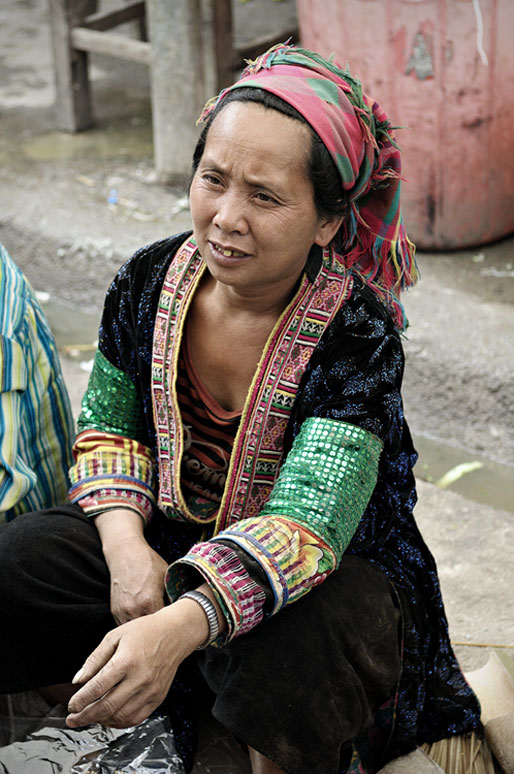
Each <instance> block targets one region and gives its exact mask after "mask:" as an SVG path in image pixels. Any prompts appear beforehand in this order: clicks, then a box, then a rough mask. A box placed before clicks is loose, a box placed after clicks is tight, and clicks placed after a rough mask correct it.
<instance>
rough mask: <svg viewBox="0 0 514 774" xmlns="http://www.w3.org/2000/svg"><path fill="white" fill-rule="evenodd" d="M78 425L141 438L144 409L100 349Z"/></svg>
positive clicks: (80, 427) (128, 380) (134, 393)
mask: <svg viewBox="0 0 514 774" xmlns="http://www.w3.org/2000/svg"><path fill="white" fill-rule="evenodd" d="M77 427H78V430H79V431H82V430H86V429H87V430H91V429H94V430H103V431H104V432H106V433H116V434H117V435H123V436H126V437H127V438H134V439H136V440H137V439H138V438H140V437H141V433H142V429H143V410H142V407H141V404H140V402H139V400H138V396H137V393H136V388H135V386H134V385H133V384H132V382H131V381H130V379H129V377H128V376H127V374H125V373H124V372H123V371H120V370H119V369H118V368H116V367H115V366H113V365H112V364H111V363H110V362H109V361H108V360H107V358H106V357H105V355H103V354H102V353H101V352H100V350H97V351H96V354H95V360H94V364H93V370H92V372H91V376H90V378H89V383H88V386H87V390H86V393H85V395H84V397H83V399H82V412H81V414H80V417H79V419H78V422H77Z"/></svg>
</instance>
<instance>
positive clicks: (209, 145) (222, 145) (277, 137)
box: [204, 102, 312, 169]
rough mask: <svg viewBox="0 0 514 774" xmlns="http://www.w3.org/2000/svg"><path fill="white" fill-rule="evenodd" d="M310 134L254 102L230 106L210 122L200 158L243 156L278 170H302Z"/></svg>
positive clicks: (296, 121) (291, 119) (300, 124)
mask: <svg viewBox="0 0 514 774" xmlns="http://www.w3.org/2000/svg"><path fill="white" fill-rule="evenodd" d="M311 142H312V141H311V134H310V130H309V129H308V127H307V126H306V125H305V124H303V123H302V122H300V121H298V120H296V119H294V118H290V117H289V116H286V115H284V114H283V113H280V112H279V111H277V110H273V109H270V108H266V107H264V106H263V105H260V104H259V103H255V102H231V103H229V104H228V105H227V106H226V107H224V108H223V109H222V110H221V111H220V112H219V113H218V115H217V116H216V118H215V119H214V121H213V123H212V125H211V127H210V129H209V133H208V135H207V140H206V143H205V149H204V156H208V157H210V156H211V155H213V154H214V155H221V156H226V155H228V156H230V155H235V154H237V153H240V154H243V155H244V154H247V155H248V157H250V156H251V157H253V158H254V160H257V159H262V160H268V161H269V162H270V163H272V164H273V163H275V164H277V165H278V166H279V167H283V166H285V165H290V164H293V165H294V166H296V165H299V166H301V167H302V168H304V169H305V164H306V161H307V159H308V158H309V156H310V150H311Z"/></svg>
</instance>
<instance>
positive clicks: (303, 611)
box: [0, 505, 401, 774]
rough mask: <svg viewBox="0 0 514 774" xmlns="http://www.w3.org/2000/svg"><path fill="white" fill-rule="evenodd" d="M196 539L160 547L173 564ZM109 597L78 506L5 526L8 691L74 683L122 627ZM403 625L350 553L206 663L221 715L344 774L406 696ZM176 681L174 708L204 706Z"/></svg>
mask: <svg viewBox="0 0 514 774" xmlns="http://www.w3.org/2000/svg"><path fill="white" fill-rule="evenodd" d="M172 526H175V525H172ZM178 528H179V529H181V527H180V526H179V527H178ZM153 529H154V530H155V528H153ZM157 533H158V528H157V532H156V533H155V534H157ZM155 534H154V536H153V537H155ZM193 539H194V533H193V532H191V531H189V532H188V530H187V527H186V528H185V534H182V536H181V538H180V539H179V540H177V539H175V538H172V539H168V540H167V541H165V540H164V539H163V536H162V533H161V534H160V536H159V538H158V540H157V542H158V543H159V544H160V545H162V546H163V549H162V550H163V555H165V558H166V559H167V561H172V559H174V558H175V556H173V554H175V553H176V552H177V551H178V552H180V551H182V552H184V551H186V550H187V547H188V544H190V543H191V542H192V540H193ZM150 542H152V541H150ZM153 542H155V540H154V541H153ZM109 589H110V579H109V572H108V570H107V567H106V564H105V561H104V559H103V554H102V550H101V545H100V540H99V537H98V533H97V531H96V528H95V527H94V524H92V523H91V522H90V521H89V520H88V519H86V518H85V517H84V516H83V515H82V511H81V510H80V508H78V507H77V506H73V505H66V506H62V507H60V508H58V509H51V510H48V511H43V512H41V513H35V514H26V515H24V516H20V517H18V518H17V519H15V520H14V521H13V522H11V523H10V524H9V525H7V526H6V527H5V528H3V529H1V530H0V615H1V618H2V631H1V634H0V692H4V693H11V692H16V691H21V690H28V689H31V688H34V687H37V686H43V685H49V684H53V683H62V682H67V681H69V680H71V678H72V677H73V675H74V674H75V672H76V671H77V669H78V668H79V667H80V666H81V665H82V663H83V661H84V660H85V658H86V657H87V656H88V655H89V653H90V652H91V651H92V650H93V649H94V648H95V647H96V645H97V644H98V643H99V641H100V640H101V639H102V637H103V636H104V635H105V633H106V632H107V631H109V630H110V629H111V628H113V627H114V626H115V623H114V620H113V618H112V616H111V613H110V609H109ZM400 621H401V615H400V611H399V608H398V605H397V602H396V595H395V593H394V590H393V588H392V586H391V584H390V582H389V581H388V580H387V578H386V577H385V576H384V575H383V574H382V573H380V572H379V571H378V570H376V569H375V568H374V567H372V566H371V565H370V564H369V563H367V562H366V561H364V560H363V559H360V558H358V557H354V556H345V557H344V558H343V560H342V562H341V565H340V568H339V569H338V570H337V571H336V572H334V573H333V574H332V575H331V576H329V578H328V579H327V580H326V581H325V582H324V583H323V584H321V585H320V586H319V587H317V588H315V589H313V590H312V591H311V592H310V593H309V594H307V595H306V596H305V597H303V598H302V599H300V600H298V601H297V602H295V603H294V604H292V605H290V606H288V607H286V608H285V609H284V610H282V611H280V613H278V614H277V615H276V616H273V617H272V618H271V619H269V620H267V621H265V622H263V623H261V624H260V625H259V626H257V627H256V628H255V629H254V630H253V631H251V632H249V633H248V634H246V635H244V636H242V637H238V638H236V639H235V640H233V642H232V643H230V644H229V645H227V646H225V647H223V648H213V647H210V648H207V649H206V650H205V651H201V652H199V653H198V654H197V655H196V656H194V658H196V661H197V664H198V666H199V668H200V670H201V673H202V675H203V678H204V680H205V682H206V683H207V685H208V687H209V688H210V689H211V691H212V692H213V694H214V696H215V700H214V706H213V709H212V711H213V714H214V716H215V717H216V718H217V719H218V720H219V721H220V722H221V723H222V724H223V725H224V726H225V727H226V728H228V729H229V730H230V731H232V732H233V733H234V734H235V735H236V736H237V737H238V738H239V739H240V740H241V741H242V742H245V743H246V744H249V745H251V746H252V747H255V748H256V749H257V750H259V751H260V752H261V753H263V754H264V755H266V756H267V757H269V758H271V759H272V760H274V761H275V762H277V763H278V764H279V765H280V766H281V767H282V768H283V769H284V770H285V771H286V772H288V774H338V772H340V771H346V766H347V765H348V763H349V757H350V755H351V746H352V742H354V741H355V740H356V739H357V738H358V737H359V736H360V737H362V735H363V734H365V732H366V730H368V729H370V728H372V727H373V725H374V722H375V716H376V713H377V711H378V709H379V707H380V706H381V705H383V704H384V702H385V701H386V700H387V699H388V698H389V697H391V696H392V695H393V694H394V692H395V689H396V685H397V683H398V680H399V677H400V672H401V660H400V636H401V634H400V628H401V627H400ZM176 682H177V685H178V687H179V688H180V692H176V693H175V695H174V698H173V689H172V694H171V695H170V697H168V705H170V703H171V704H174V705H176V704H177V703H178V704H181V703H182V702H183V700H184V696H187V695H189V696H190V697H191V696H192V698H193V704H194V703H195V691H194V687H193V683H191V682H189V683H187V680H185V682H184V678H183V675H182V676H180V675H179V676H178V678H177V681H176ZM174 687H175V689H177V686H174ZM196 696H197V697H198V701H200V700H201V699H200V696H199V695H198V693H197V694H196ZM197 703H198V702H197ZM171 709H172V712H173V708H171ZM175 709H176V707H175ZM175 722H177V717H175ZM177 730H178V729H177ZM178 735H179V737H180V732H178ZM177 746H178V748H179V749H180V747H181V746H182V745H181V744H179V745H177ZM182 752H183V751H182ZM383 754H385V756H386V758H385V759H387V754H386V752H385V751H379V752H378V756H379V757H382V755H383ZM184 757H187V755H185V756H184Z"/></svg>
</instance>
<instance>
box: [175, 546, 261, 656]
mask: <svg viewBox="0 0 514 774" xmlns="http://www.w3.org/2000/svg"><path fill="white" fill-rule="evenodd" d="M188 568H194V569H195V570H197V571H198V572H199V573H200V574H201V575H202V577H203V578H204V579H205V580H206V581H207V583H208V584H209V585H210V586H211V588H212V589H213V591H214V593H215V594H216V598H217V600H218V602H219V604H220V607H221V609H222V610H223V613H224V615H225V618H226V619H227V623H228V630H227V632H225V633H224V635H222V637H221V638H218V640H217V641H216V643H215V644H217V645H221V644H225V642H229V641H230V640H231V639H232V638H233V637H236V636H238V635H240V634H244V633H245V632H248V631H250V630H251V629H253V627H254V626H256V625H257V624H258V623H260V622H261V621H262V619H263V617H264V613H263V608H264V605H265V603H266V595H265V594H264V591H263V590H262V589H261V587H260V586H259V585H258V584H257V583H256V582H255V581H254V580H253V578H251V576H250V575H249V574H248V572H247V570H246V568H245V566H244V565H243V564H242V562H241V560H240V559H239V557H238V556H237V554H236V553H235V552H234V551H232V550H231V549H230V548H229V547H228V546H225V545H221V544H216V543H214V542H206V543H197V544H196V545H195V546H193V548H192V549H191V550H190V551H189V553H188V554H186V556H184V557H183V558H182V559H179V560H178V561H176V562H174V563H173V564H172V565H171V566H170V567H169V569H168V576H167V579H166V588H167V590H168V595H169V597H170V599H171V600H172V601H174V600H175V599H177V597H178V596H180V594H181V593H183V591H185V590H187V588H191V585H190V583H191V582H190V579H189V578H188Z"/></svg>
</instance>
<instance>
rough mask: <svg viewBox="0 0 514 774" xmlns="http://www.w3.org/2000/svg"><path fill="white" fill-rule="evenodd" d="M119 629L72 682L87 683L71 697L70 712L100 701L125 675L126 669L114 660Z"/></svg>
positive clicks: (87, 661)
mask: <svg viewBox="0 0 514 774" xmlns="http://www.w3.org/2000/svg"><path fill="white" fill-rule="evenodd" d="M116 635H117V631H115V632H110V633H109V634H108V635H107V637H105V638H104V639H103V640H102V642H101V643H100V645H99V646H98V647H97V648H96V649H95V650H94V651H93V653H91V655H90V656H89V657H88V658H87V659H86V661H85V662H84V666H83V667H82V669H79V671H78V672H77V674H76V675H75V677H74V678H73V680H72V682H73V683H74V684H75V685H76V684H77V683H85V685H84V686H83V687H82V688H80V690H78V691H77V692H76V693H75V694H74V695H73V696H72V697H71V699H70V702H69V705H68V708H69V710H70V712H72V713H74V712H80V711H81V710H82V709H83V708H84V707H86V706H87V705H89V704H92V703H93V702H95V701H98V699H100V698H101V697H102V696H104V695H105V694H106V693H107V692H108V691H109V690H111V689H112V688H113V687H114V686H115V685H117V683H119V682H120V680H121V679H122V678H123V677H124V675H125V673H126V669H125V668H124V667H123V665H122V664H121V663H118V662H116V661H114V660H113V657H114V655H115V654H116V650H117V647H118V642H119V637H118V636H116Z"/></svg>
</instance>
